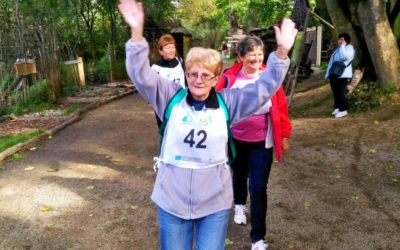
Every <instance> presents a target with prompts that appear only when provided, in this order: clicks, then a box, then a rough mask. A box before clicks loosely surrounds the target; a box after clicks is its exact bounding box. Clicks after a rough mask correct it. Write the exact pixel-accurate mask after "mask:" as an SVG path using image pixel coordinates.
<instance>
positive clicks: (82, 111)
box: [0, 89, 137, 163]
mask: <svg viewBox="0 0 400 250" xmlns="http://www.w3.org/2000/svg"><path fill="white" fill-rule="evenodd" d="M136 92H137V90H136V89H132V90H128V91H127V92H125V93H122V94H119V95H116V96H112V97H110V98H107V99H104V100H101V101H97V102H93V103H91V104H89V105H88V106H86V107H84V108H82V109H79V110H77V111H75V112H74V113H72V114H71V115H69V117H70V118H69V119H67V120H66V121H65V122H63V123H61V124H60V125H58V126H56V127H54V128H51V129H48V130H47V131H45V132H43V133H41V134H39V135H38V136H35V137H33V138H32V139H30V140H28V141H26V142H21V143H18V144H16V145H14V146H12V147H10V148H8V149H6V150H4V151H3V152H0V163H1V162H3V160H5V159H6V158H8V157H10V156H11V155H13V154H15V153H17V152H19V151H21V150H24V149H26V148H28V147H30V146H32V145H34V144H36V143H38V142H41V141H43V140H45V139H46V138H49V137H51V136H53V135H54V134H56V133H57V132H59V131H60V130H62V129H64V128H65V127H67V126H69V125H71V124H73V123H75V122H77V121H79V120H80V119H81V118H82V115H83V114H85V113H87V112H89V111H90V110H93V109H95V108H98V107H100V106H101V105H104V104H106V103H109V102H111V101H114V100H117V99H119V98H122V97H125V96H127V95H130V94H133V93H136Z"/></svg>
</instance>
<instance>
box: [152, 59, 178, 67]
mask: <svg viewBox="0 0 400 250" xmlns="http://www.w3.org/2000/svg"><path fill="white" fill-rule="evenodd" d="M155 64H157V65H158V66H160V67H163V68H175V67H176V66H178V64H179V62H178V60H177V59H176V58H173V59H172V60H165V59H164V58H163V57H161V58H160V60H158V61H157V62H156V63H155Z"/></svg>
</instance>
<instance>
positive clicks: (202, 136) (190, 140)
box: [183, 129, 207, 148]
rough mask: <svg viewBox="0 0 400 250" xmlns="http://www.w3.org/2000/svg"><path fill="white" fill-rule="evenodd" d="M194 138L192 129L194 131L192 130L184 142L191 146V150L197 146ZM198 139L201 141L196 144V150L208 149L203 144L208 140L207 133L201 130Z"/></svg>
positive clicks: (197, 135)
mask: <svg viewBox="0 0 400 250" xmlns="http://www.w3.org/2000/svg"><path fill="white" fill-rule="evenodd" d="M194 136H195V133H194V129H192V130H190V132H189V134H187V136H186V137H185V139H184V140H183V142H184V143H187V144H189V146H190V147H191V148H193V146H194V145H195V144H196V141H195V140H194ZM196 137H200V138H199V139H200V140H199V142H198V143H197V144H196V146H195V148H206V147H207V146H206V145H204V144H203V143H204V142H205V141H206V139H207V133H206V131H204V130H200V131H199V132H197V134H196Z"/></svg>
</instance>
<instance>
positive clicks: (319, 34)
mask: <svg viewBox="0 0 400 250" xmlns="http://www.w3.org/2000/svg"><path fill="white" fill-rule="evenodd" d="M321 49H322V27H321V26H318V27H317V55H316V57H317V58H316V61H315V66H317V67H320V66H321Z"/></svg>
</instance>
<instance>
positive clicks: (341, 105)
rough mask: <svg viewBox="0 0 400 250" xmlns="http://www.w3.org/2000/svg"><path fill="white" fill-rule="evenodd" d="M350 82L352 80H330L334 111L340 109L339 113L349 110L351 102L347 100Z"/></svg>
mask: <svg viewBox="0 0 400 250" xmlns="http://www.w3.org/2000/svg"><path fill="white" fill-rule="evenodd" d="M350 82H351V78H336V77H330V78H329V83H330V84H331V89H332V92H333V99H334V102H333V109H339V111H344V110H348V109H349V102H348V100H347V85H348V84H349V83H350Z"/></svg>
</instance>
